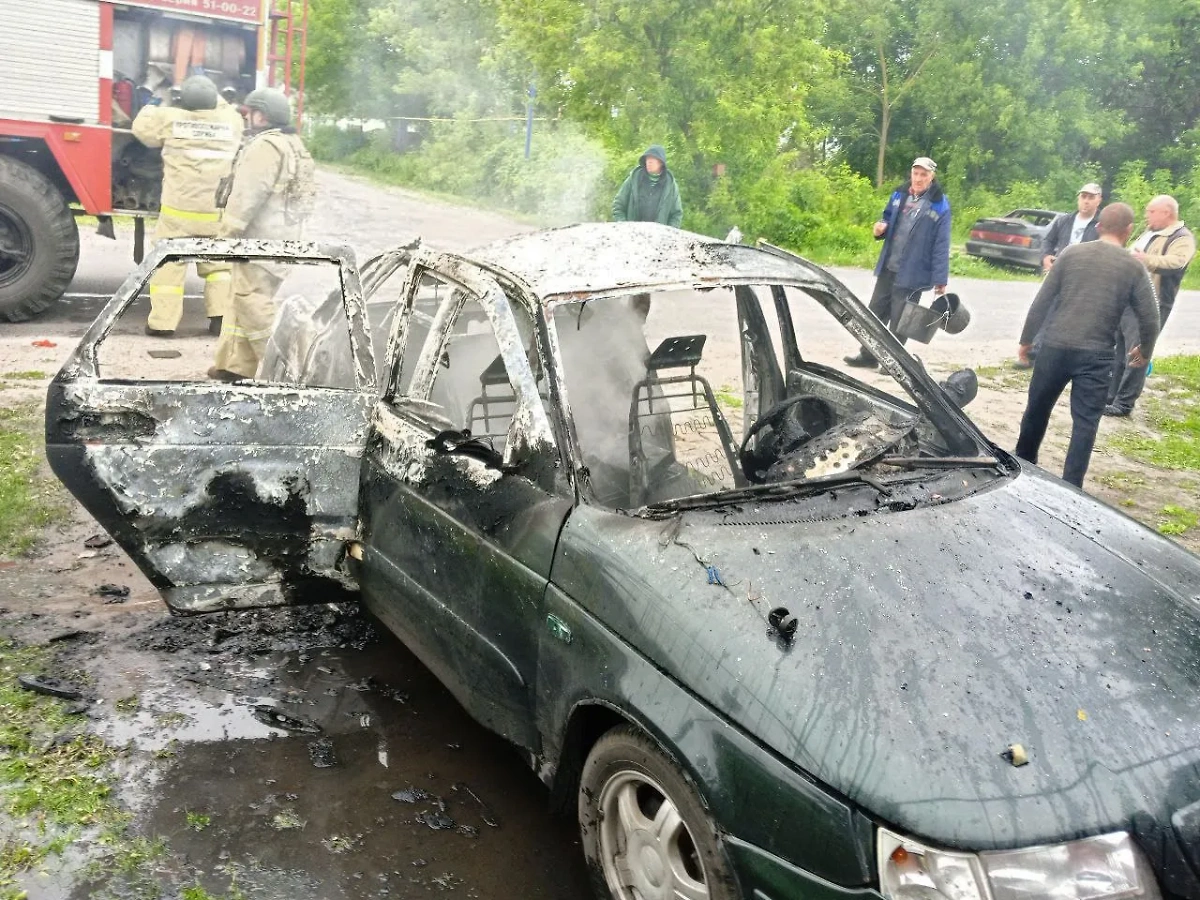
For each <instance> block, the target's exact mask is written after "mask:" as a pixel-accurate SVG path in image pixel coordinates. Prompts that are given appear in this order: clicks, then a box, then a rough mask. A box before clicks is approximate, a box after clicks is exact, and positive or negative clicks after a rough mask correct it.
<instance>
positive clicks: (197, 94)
mask: <svg viewBox="0 0 1200 900" xmlns="http://www.w3.org/2000/svg"><path fill="white" fill-rule="evenodd" d="M179 105H180V106H182V107H183V108H184V109H192V110H195V109H216V108H217V86H216V85H215V84H213V80H212V79H211V78H208V77H207V76H205V75H192V76H191V77H190V78H187V79H185V80H184V82H183V84H181V85H180V86H179Z"/></svg>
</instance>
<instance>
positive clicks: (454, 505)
mask: <svg viewBox="0 0 1200 900" xmlns="http://www.w3.org/2000/svg"><path fill="white" fill-rule="evenodd" d="M409 277H410V290H411V293H410V296H409V298H408V300H407V304H406V308H405V310H403V311H402V314H401V318H400V320H399V321H398V322H397V334H398V335H399V336H398V338H397V339H396V340H394V341H393V342H392V344H391V353H392V355H393V358H394V360H395V364H394V366H393V370H392V374H391V386H390V387H389V388H388V390H387V391H385V396H384V399H383V401H382V402H381V403H380V404H379V406H378V407H377V409H376V413H375V418H374V422H373V428H372V434H371V437H370V440H369V442H368V447H367V452H366V455H365V461H364V467H363V479H364V480H363V500H362V542H363V547H362V553H361V556H362V561H361V569H360V570H359V571H360V574H359V578H360V581H361V583H362V588H363V600H364V602H365V603H366V604H367V606H368V607H369V608H370V609H371V610H372V612H374V613H375V614H376V615H377V616H378V617H379V618H380V619H382V620H383V621H384V622H385V623H386V624H387V625H388V626H389V627H390V628H391V629H392V630H393V631H394V632H396V633H397V634H398V635H399V636H400V638H401V639H402V640H403V641H404V642H405V643H406V644H407V645H408V646H409V647H410V648H411V649H412V650H413V652H414V653H416V654H417V656H418V657H420V658H421V660H422V661H423V662H424V663H425V664H426V665H427V666H428V667H429V668H430V669H431V670H432V671H433V672H434V673H435V674H437V675H438V677H439V678H440V679H441V680H442V681H443V683H445V684H446V685H447V687H449V689H450V690H451V692H452V693H454V695H455V696H456V697H457V698H458V700H459V701H460V702H461V703H462V704H463V706H464V707H466V708H467V710H468V711H469V712H470V713H471V714H472V715H473V716H474V717H475V718H476V719H478V720H479V721H480V722H482V723H483V724H484V725H486V726H487V727H489V728H491V729H492V730H494V731H497V732H499V733H500V734H502V735H504V736H506V737H507V738H509V739H510V740H512V741H513V742H515V743H517V744H519V745H521V746H523V747H525V748H527V749H529V750H531V751H534V752H536V750H537V747H538V738H537V732H536V729H535V727H534V717H533V707H534V699H535V697H534V685H535V675H536V666H537V646H538V634H539V629H540V628H541V624H542V620H543V619H544V618H545V616H544V612H543V600H544V594H545V591H546V585H547V583H548V579H549V573H550V565H551V561H552V559H553V555H554V547H555V542H556V540H557V538H558V533H559V530H560V528H561V526H562V523H563V521H564V519H565V517H566V515H567V513H568V512H569V510H570V509H571V506H572V495H571V493H570V490H569V489H568V488H566V487H565V486H564V485H562V484H559V483H558V482H557V480H556V479H557V478H558V473H559V472H561V470H562V467H561V466H558V465H556V462H557V452H558V451H557V449H556V442H555V440H554V438H553V436H552V434H551V429H550V424H549V421H548V419H547V416H546V412H545V408H544V407H543V405H542V398H541V396H540V395H539V389H540V388H539V385H540V382H541V380H540V379H539V377H538V375H537V374H535V373H536V372H538V371H541V366H540V365H539V364H538V359H539V353H538V349H537V346H536V340H535V338H534V336H533V329H532V327H531V322H532V319H531V316H530V314H529V312H528V310H526V309H524V308H523V307H522V306H520V305H518V304H516V303H511V304H510V302H509V300H508V298H507V297H506V295H505V293H504V291H503V290H502V289H501V288H500V287H499V286H498V285H497V284H496V282H495V281H493V280H492V279H491V278H489V277H487V276H486V275H484V274H483V273H482V272H481V271H479V270H477V269H474V267H471V266H467V265H465V264H463V263H461V261H458V260H453V259H446V258H442V257H433V256H428V257H426V258H425V260H423V261H418V262H415V263H414V267H413V271H412V272H411V274H410V276H409ZM434 293H436V294H437V295H438V296H439V297H440V300H439V302H438V304H437V307H436V312H435V313H434V315H433V320H432V324H431V325H430V326H429V329H428V332H427V336H426V337H425V338H424V341H423V342H422V344H421V349H420V353H419V355H418V356H417V359H416V362H415V364H414V365H413V368H412V372H411V373H410V374H405V373H403V372H402V368H403V366H404V362H403V360H404V359H405V356H406V346H407V343H408V340H411V339H412V338H413V337H414V336H417V337H419V336H420V335H421V334H423V333H425V331H424V326H422V328H420V329H417V330H415V331H414V333H413V334H408V333H406V329H407V326H408V324H409V322H408V321H407V319H408V317H409V316H411V313H412V312H413V310H414V309H416V308H417V307H418V306H419V305H421V304H420V303H419V302H418V297H417V295H418V294H422V295H432V294H434ZM408 349H409V350H411V348H408ZM410 358H411V357H410ZM400 384H406V385H407V390H406V391H405V392H404V393H403V394H401V393H400V392H399V389H398V386H399V385H400Z"/></svg>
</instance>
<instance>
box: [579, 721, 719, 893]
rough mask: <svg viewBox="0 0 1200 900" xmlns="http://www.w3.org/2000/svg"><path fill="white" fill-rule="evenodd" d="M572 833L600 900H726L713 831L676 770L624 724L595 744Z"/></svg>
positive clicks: (650, 743) (713, 826)
mask: <svg viewBox="0 0 1200 900" xmlns="http://www.w3.org/2000/svg"><path fill="white" fill-rule="evenodd" d="M579 831H580V837H581V840H582V843H583V853H584V857H585V859H586V861H587V864H588V872H589V875H590V877H591V880H592V886H593V888H594V890H595V892H596V896H597V897H599V898H601V900H659V898H671V900H675V898H688V900H734V898H736V897H738V890H737V884H736V881H735V879H734V877H733V873H732V870H731V869H730V866H729V862H728V860H727V859H726V857H725V852H724V850H723V848H722V845H721V836H720V832H719V831H718V830H717V827H716V824H715V823H714V822H713V820H712V817H711V816H710V815H709V814H708V811H707V810H706V809H705V808H704V805H703V803H702V801H701V799H700V796H699V795H698V794H697V792H696V790H695V788H694V787H692V785H691V782H690V780H689V779H688V777H687V776H686V775H685V774H684V772H683V771H682V770H681V769H680V767H679V766H678V765H677V764H676V763H675V761H674V760H672V759H671V758H670V757H668V756H667V755H666V754H665V753H663V751H662V750H661V749H660V748H659V747H658V746H657V745H656V744H655V743H654V742H653V741H651V740H649V739H648V738H647V737H646V736H645V735H643V734H641V733H640V732H638V731H636V730H634V729H633V728H630V727H627V726H621V727H618V728H614V729H612V730H611V731H609V732H608V733H607V734H605V735H604V736H603V737H601V738H600V740H598V741H597V742H596V744H595V746H593V747H592V751H591V753H589V754H588V758H587V761H586V762H585V763H584V764H583V772H582V775H581V777H580V781H579Z"/></svg>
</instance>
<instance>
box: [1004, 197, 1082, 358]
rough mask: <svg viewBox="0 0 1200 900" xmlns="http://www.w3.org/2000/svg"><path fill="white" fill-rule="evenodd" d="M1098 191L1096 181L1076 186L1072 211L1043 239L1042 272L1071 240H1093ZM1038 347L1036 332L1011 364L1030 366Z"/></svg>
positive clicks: (1055, 224) (1076, 242)
mask: <svg viewBox="0 0 1200 900" xmlns="http://www.w3.org/2000/svg"><path fill="white" fill-rule="evenodd" d="M1102 195H1103V194H1102V191H1101V188H1100V185H1098V184H1096V182H1094V181H1089V182H1088V183H1087V184H1085V185H1084V186H1083V187H1081V188H1080V189H1079V193H1078V194H1077V195H1076V199H1075V208H1076V212H1075V214H1074V215H1072V214H1071V213H1062V214H1061V215H1059V216H1057V217H1056V218H1055V219H1054V222H1053V223H1052V224H1051V225H1050V230H1049V231H1047V232H1046V238H1045V240H1044V241H1043V244H1044V245H1045V248H1046V255H1045V256H1043V257H1042V274H1045V273H1046V272H1049V271H1050V267H1051V266H1053V265H1054V260H1055V258H1057V256H1058V254H1060V253H1062V252H1063V250H1065V249H1067V247H1070V246H1071V245H1072V244H1085V243H1087V242H1088V241H1094V240H1096V239H1097V238H1098V237H1099V236H1100V233H1099V232H1098V231H1097V230H1096V223H1097V221H1098V220H1099V216H1098V210H1099V209H1100V199H1101V197H1102ZM1047 318H1049V316H1047ZM1041 349H1042V336H1041V335H1040V334H1039V335H1037V336H1036V337H1035V338H1034V339H1033V345H1032V349H1031V350H1030V351H1029V353H1027V354H1026V355H1025V356H1024V357H1018V358H1017V361H1016V362H1015V363H1013V368H1014V369H1030V368H1033V360H1034V359H1035V358H1036V357H1037V354H1038V351H1039V350H1041Z"/></svg>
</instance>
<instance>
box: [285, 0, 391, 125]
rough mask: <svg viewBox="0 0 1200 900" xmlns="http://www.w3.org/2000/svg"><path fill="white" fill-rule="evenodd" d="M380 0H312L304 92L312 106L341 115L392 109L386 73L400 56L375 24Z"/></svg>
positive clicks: (365, 113) (371, 114) (314, 108)
mask: <svg viewBox="0 0 1200 900" xmlns="http://www.w3.org/2000/svg"><path fill="white" fill-rule="evenodd" d="M376 2H377V0H310V7H309V20H308V53H307V61H306V71H305V94H306V101H307V103H308V104H309V106H310V108H311V109H313V110H314V111H316V112H319V113H325V114H327V115H338V116H382V115H388V113H389V111H390V108H391V107H390V103H389V100H390V98H389V96H388V90H387V81H386V75H385V73H386V72H388V71H389V70H391V69H392V68H393V67H394V66H395V65H396V64H397V60H396V58H395V54H394V53H393V52H392V49H391V48H390V47H389V46H388V45H387V44H386V43H385V42H384V41H383V40H382V39H381V38H380V37H379V36H378V34H377V33H376V31H374V30H373V29H372V28H371V12H372V9H373V8H374V7H375V5H376Z"/></svg>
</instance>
